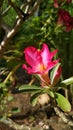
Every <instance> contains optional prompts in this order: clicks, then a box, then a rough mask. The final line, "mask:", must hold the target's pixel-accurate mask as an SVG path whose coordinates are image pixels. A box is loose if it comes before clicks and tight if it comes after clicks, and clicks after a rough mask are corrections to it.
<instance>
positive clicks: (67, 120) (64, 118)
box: [54, 107, 73, 126]
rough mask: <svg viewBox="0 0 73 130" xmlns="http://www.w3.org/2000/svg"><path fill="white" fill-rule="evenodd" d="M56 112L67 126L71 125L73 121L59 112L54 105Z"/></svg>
mask: <svg viewBox="0 0 73 130" xmlns="http://www.w3.org/2000/svg"><path fill="white" fill-rule="evenodd" d="M54 110H55V112H56V114H57V115H58V116H59V117H60V118H61V119H62V120H63V122H64V123H66V124H68V125H69V126H73V121H72V120H70V119H68V117H67V116H66V115H65V113H63V112H61V111H60V110H59V109H58V108H57V107H54Z"/></svg>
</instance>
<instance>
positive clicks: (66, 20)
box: [57, 9, 73, 32]
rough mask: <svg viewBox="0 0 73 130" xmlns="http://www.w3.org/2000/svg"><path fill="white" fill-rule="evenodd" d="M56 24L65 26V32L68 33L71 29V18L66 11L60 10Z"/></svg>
mask: <svg viewBox="0 0 73 130" xmlns="http://www.w3.org/2000/svg"><path fill="white" fill-rule="evenodd" d="M57 23H58V24H62V25H64V26H66V32H69V31H70V30H71V29H72V28H73V17H71V16H70V14H69V12H68V11H66V10H63V9H60V10H59V12H58V21H57Z"/></svg>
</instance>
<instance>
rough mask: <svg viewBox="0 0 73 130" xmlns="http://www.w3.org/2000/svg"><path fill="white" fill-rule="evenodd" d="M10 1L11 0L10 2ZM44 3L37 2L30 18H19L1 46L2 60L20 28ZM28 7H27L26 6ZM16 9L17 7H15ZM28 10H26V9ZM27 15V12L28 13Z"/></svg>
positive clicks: (0, 55) (0, 54)
mask: <svg viewBox="0 0 73 130" xmlns="http://www.w3.org/2000/svg"><path fill="white" fill-rule="evenodd" d="M9 1H10V0H9ZM41 2H42V0H37V1H36V2H35V4H34V6H33V8H32V10H31V12H30V13H29V16H28V17H26V18H25V19H24V20H23V17H18V19H17V20H16V24H15V26H14V27H13V29H11V31H9V32H8V34H7V35H6V36H5V37H4V39H3V41H2V42H1V44H0V58H1V57H2V56H3V54H4V51H5V49H6V47H7V45H8V43H9V42H10V41H11V39H12V38H13V37H14V36H15V34H16V33H17V32H18V30H19V28H20V27H21V25H22V23H23V22H24V21H25V20H26V19H28V18H29V17H30V16H32V15H33V14H34V12H35V11H36V10H37V8H38V6H39V5H40V3H41ZM26 7H27V6H26ZM14 8H15V7H14ZM25 10H26V8H25ZM26 13H27V12H26Z"/></svg>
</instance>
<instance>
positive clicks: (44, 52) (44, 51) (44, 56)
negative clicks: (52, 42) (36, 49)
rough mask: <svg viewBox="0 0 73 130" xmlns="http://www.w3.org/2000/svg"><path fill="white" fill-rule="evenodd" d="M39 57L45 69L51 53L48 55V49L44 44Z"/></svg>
mask: <svg viewBox="0 0 73 130" xmlns="http://www.w3.org/2000/svg"><path fill="white" fill-rule="evenodd" d="M40 55H41V57H42V63H43V64H44V66H46V67H47V65H48V62H50V61H51V53H50V51H49V48H48V46H47V45H46V44H43V47H42V50H41V53H40Z"/></svg>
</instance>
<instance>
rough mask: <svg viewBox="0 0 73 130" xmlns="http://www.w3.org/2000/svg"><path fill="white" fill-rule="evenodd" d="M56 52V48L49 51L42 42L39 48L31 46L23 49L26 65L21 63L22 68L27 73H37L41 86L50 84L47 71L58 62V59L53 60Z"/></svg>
mask: <svg viewBox="0 0 73 130" xmlns="http://www.w3.org/2000/svg"><path fill="white" fill-rule="evenodd" d="M57 52H58V50H54V51H53V52H50V50H49V48H48V46H47V45H46V44H43V46H42V49H41V50H38V49H36V48H35V47H32V46H31V47H27V48H26V49H25V50H24V55H25V60H26V62H27V64H28V65H26V64H23V69H25V70H27V72H28V74H37V75H38V76H39V77H40V79H41V86H42V87H43V86H45V85H48V84H51V82H50V78H49V74H48V72H49V70H51V69H52V68H53V67H55V65H56V64H57V63H58V62H59V59H57V60H53V57H54V56H55V55H56V53H57Z"/></svg>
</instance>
